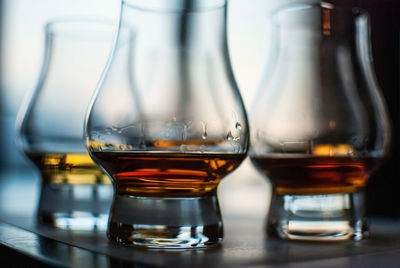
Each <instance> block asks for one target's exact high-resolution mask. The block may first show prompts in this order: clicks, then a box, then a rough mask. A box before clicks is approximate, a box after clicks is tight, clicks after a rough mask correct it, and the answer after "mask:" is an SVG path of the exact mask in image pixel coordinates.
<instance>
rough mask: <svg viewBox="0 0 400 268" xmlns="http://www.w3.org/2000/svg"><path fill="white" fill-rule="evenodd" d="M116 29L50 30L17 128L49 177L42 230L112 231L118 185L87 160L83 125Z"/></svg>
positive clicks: (69, 21) (71, 21)
mask: <svg viewBox="0 0 400 268" xmlns="http://www.w3.org/2000/svg"><path fill="white" fill-rule="evenodd" d="M114 29H115V27H114V26H113V24H110V23H108V22H105V21H101V20H98V19H77V18H65V19H56V20H53V21H50V22H49V23H47V24H46V25H45V51H44V56H43V62H42V67H41V70H40V74H39V77H38V80H37V82H36V85H35V87H34V88H33V89H32V91H30V92H29V93H28V95H27V96H26V98H25V102H24V103H23V105H22V107H21V109H20V111H19V115H18V120H17V128H18V144H19V147H20V149H21V150H22V152H23V153H24V154H25V155H26V156H27V157H28V158H29V159H30V160H31V162H33V163H34V164H35V166H36V167H37V168H38V169H39V171H40V173H41V176H42V187H41V196H40V201H39V206H38V220H39V221H38V222H39V223H47V224H49V225H52V226H54V227H57V228H61V229H73V230H94V229H100V230H105V229H106V226H107V219H108V210H109V207H110V205H111V198H112V185H111V182H110V180H109V178H108V176H107V175H106V174H105V173H104V172H103V171H102V170H101V169H100V168H99V167H98V166H97V165H96V164H95V163H94V162H93V160H92V159H91V158H90V156H89V155H88V154H87V151H86V148H85V145H84V141H83V125H84V119H85V113H86V110H87V107H88V105H89V103H90V99H91V97H92V95H93V92H94V89H95V88H96V83H97V81H98V79H99V77H100V75H101V72H102V70H103V68H104V65H105V64H106V62H107V58H108V55H109V53H110V51H111V48H112V43H113V40H114V39H113V38H114V32H115V30H114Z"/></svg>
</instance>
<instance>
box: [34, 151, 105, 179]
mask: <svg viewBox="0 0 400 268" xmlns="http://www.w3.org/2000/svg"><path fill="white" fill-rule="evenodd" d="M27 155H28V157H29V158H30V159H31V160H32V162H33V163H35V165H36V166H37V167H38V168H39V169H40V172H41V174H42V179H43V182H45V183H68V184H110V183H111V182H110V179H109V177H108V176H107V175H106V174H105V173H104V172H103V171H102V170H101V169H100V168H99V167H98V166H97V165H96V164H95V163H94V162H93V160H92V159H91V158H90V156H89V155H88V154H71V153H70V154H27Z"/></svg>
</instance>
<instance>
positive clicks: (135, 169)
mask: <svg viewBox="0 0 400 268" xmlns="http://www.w3.org/2000/svg"><path fill="white" fill-rule="evenodd" d="M92 154H93V157H94V159H95V160H96V162H98V163H99V164H100V165H101V166H102V167H103V168H104V169H105V170H106V171H107V172H108V173H109V174H110V175H111V176H112V179H113V181H114V184H115V186H116V191H117V193H118V194H129V195H134V196H156V197H174V196H178V197H185V196H202V195H204V194H206V193H208V192H211V191H213V190H215V189H216V187H217V185H218V183H219V182H220V181H221V179H222V178H223V177H224V176H225V175H226V174H228V173H229V172H231V171H232V170H233V169H235V168H236V167H237V166H238V165H239V164H240V163H241V162H242V160H243V159H244V158H245V154H239V155H238V154H205V153H199V154H190V153H176V154H174V153H133V152H93V153H92Z"/></svg>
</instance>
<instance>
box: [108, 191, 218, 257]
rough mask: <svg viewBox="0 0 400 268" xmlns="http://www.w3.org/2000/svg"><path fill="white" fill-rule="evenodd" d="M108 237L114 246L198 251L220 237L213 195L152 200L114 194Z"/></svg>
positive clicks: (215, 243)
mask: <svg viewBox="0 0 400 268" xmlns="http://www.w3.org/2000/svg"><path fill="white" fill-rule="evenodd" d="M107 235H108V238H109V239H110V240H111V241H112V242H116V243H118V244H123V245H128V246H137V247H146V248H158V249H162V248H165V249H169V248H171V249H179V248H202V247H209V246H213V245H217V244H218V243H219V242H221V240H222V237H223V230H222V220H221V214H220V210H219V205H218V200H217V196H216V195H215V194H212V195H207V196H202V197H192V198H190V197H185V198H176V197H174V198H161V197H160V198H156V197H135V196H127V195H118V194H117V195H116V196H115V197H114V201H113V205H112V209H111V213H110V219H109V222H108V231H107Z"/></svg>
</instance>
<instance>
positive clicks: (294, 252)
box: [0, 170, 400, 268]
mask: <svg viewBox="0 0 400 268" xmlns="http://www.w3.org/2000/svg"><path fill="white" fill-rule="evenodd" d="M247 172H248V171H247V170H244V171H242V172H240V171H239V172H237V173H235V174H233V175H232V176H231V177H230V178H227V179H226V180H225V181H224V182H222V184H221V186H220V189H219V199H220V203H221V209H222V213H223V220H224V233H225V235H224V241H223V243H222V245H221V246H220V247H217V248H211V249H206V250H205V249H202V250H169V251H159V250H145V249H136V248H130V247H121V246H117V245H114V244H111V243H109V242H108V240H107V238H106V236H105V232H104V231H71V230H58V229H55V228H53V227H50V226H46V225H43V224H37V221H36V209H37V208H36V207H37V203H38V201H37V200H38V198H39V194H40V180H39V179H38V176H37V175H35V174H34V173H32V172H29V171H15V170H14V171H4V170H3V171H2V172H1V173H0V176H1V177H0V257H2V259H4V258H7V262H8V263H11V262H10V261H12V262H13V263H14V264H15V266H16V267H20V266H23V267H26V265H27V264H30V265H40V266H41V267H46V266H50V267H51V266H60V267H86V268H89V267H131V266H135V267H159V266H160V267H169V266H171V267H253V266H254V267H258V266H259V267H282V266H283V267H287V266H290V267H292V266H293V267H378V266H382V267H400V220H396V219H378V218H372V219H371V237H370V238H369V239H367V240H364V241H359V242H352V241H350V242H330V243H321V242H318V243H317V242H293V241H280V240H275V239H271V238H268V239H267V238H266V237H265V235H264V220H265V215H266V213H267V208H268V200H269V195H270V188H269V186H268V183H267V182H266V181H265V180H263V179H260V178H259V177H256V176H254V174H248V173H247ZM250 173H251V172H250ZM15 266H11V267H15Z"/></svg>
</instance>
